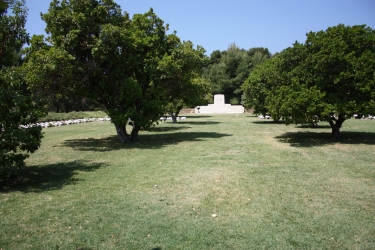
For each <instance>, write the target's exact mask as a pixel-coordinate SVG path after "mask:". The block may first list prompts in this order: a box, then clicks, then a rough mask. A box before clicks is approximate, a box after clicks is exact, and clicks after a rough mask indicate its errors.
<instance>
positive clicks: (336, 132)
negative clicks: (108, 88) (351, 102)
mask: <svg viewBox="0 0 375 250" xmlns="http://www.w3.org/2000/svg"><path fill="white" fill-rule="evenodd" d="M344 121H345V117H344V116H342V115H339V116H338V119H337V118H336V117H334V116H331V119H330V120H329V121H328V122H329V125H330V126H331V128H332V138H333V139H334V140H337V139H339V138H340V128H341V125H342V124H343V123H344Z"/></svg>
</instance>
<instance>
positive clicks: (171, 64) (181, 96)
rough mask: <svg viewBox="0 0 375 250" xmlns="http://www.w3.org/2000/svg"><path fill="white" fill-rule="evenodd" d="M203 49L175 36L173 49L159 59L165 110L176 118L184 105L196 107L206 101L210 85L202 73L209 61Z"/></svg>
mask: <svg viewBox="0 0 375 250" xmlns="http://www.w3.org/2000/svg"><path fill="white" fill-rule="evenodd" d="M171 38H173V37H171ZM204 53H205V50H204V49H203V48H202V47H200V46H197V49H194V47H193V43H192V42H190V41H187V42H185V41H184V42H182V43H181V42H179V39H177V38H175V43H173V44H172V46H171V49H170V51H168V54H166V55H165V56H164V57H163V58H162V60H160V62H159V65H158V71H159V75H160V77H161V83H162V84H163V88H164V89H165V90H164V91H165V95H166V99H167V100H168V104H167V105H166V106H165V111H166V112H167V113H169V114H170V115H171V116H172V118H173V120H174V122H176V119H175V117H177V116H178V114H179V112H180V110H181V109H182V108H183V107H195V106H197V105H202V103H204V102H205V100H204V97H205V95H206V94H207V93H208V92H209V87H210V86H209V83H208V82H207V81H206V80H205V79H203V78H201V77H199V76H200V75H201V74H202V69H203V66H204V64H206V62H207V58H206V56H205V55H204Z"/></svg>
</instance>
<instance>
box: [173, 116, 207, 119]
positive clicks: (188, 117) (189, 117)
mask: <svg viewBox="0 0 375 250" xmlns="http://www.w3.org/2000/svg"><path fill="white" fill-rule="evenodd" d="M180 116H183V115H180ZM210 117H212V116H211V115H187V116H186V119H195V118H210Z"/></svg>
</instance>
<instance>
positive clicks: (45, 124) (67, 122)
mask: <svg viewBox="0 0 375 250" xmlns="http://www.w3.org/2000/svg"><path fill="white" fill-rule="evenodd" d="M185 119H186V117H177V120H185ZM160 120H161V121H165V120H172V118H171V117H161V118H160ZM94 121H98V122H108V121H109V122H110V121H111V118H108V117H105V118H88V119H86V118H83V119H74V120H64V121H53V122H41V123H36V124H32V125H20V126H19V127H20V128H29V127H34V126H40V127H42V128H48V127H61V126H63V125H71V124H79V123H86V122H94Z"/></svg>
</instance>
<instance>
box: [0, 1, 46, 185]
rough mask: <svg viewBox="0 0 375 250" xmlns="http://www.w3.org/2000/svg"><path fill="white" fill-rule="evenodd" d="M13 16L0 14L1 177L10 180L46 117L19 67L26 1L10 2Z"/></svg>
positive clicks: (37, 138) (32, 147) (38, 137)
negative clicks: (36, 124) (38, 123)
mask: <svg viewBox="0 0 375 250" xmlns="http://www.w3.org/2000/svg"><path fill="white" fill-rule="evenodd" d="M8 4H9V8H10V9H11V10H12V14H11V15H7V11H6V10H5V11H3V12H1V13H0V23H1V26H0V27H1V30H0V178H1V179H7V178H9V177H10V176H11V175H12V174H15V173H16V172H17V171H18V170H19V169H21V168H22V167H24V165H25V163H24V160H25V159H26V158H27V157H28V156H29V153H33V152H34V151H36V150H37V149H38V148H39V147H40V144H41V139H42V132H41V131H42V129H41V127H38V126H34V125H33V124H35V123H36V122H37V120H38V118H40V117H42V116H45V115H46V113H45V110H44V109H43V104H44V102H43V101H42V98H40V97H35V96H33V95H32V93H31V92H30V91H28V89H27V85H26V84H25V72H24V70H23V69H22V68H20V67H17V66H18V65H17V64H18V63H19V59H20V56H19V55H20V52H21V48H22V46H23V45H24V44H25V43H26V42H27V41H28V34H27V33H26V30H25V28H24V27H25V23H26V17H27V8H26V7H25V2H24V1H17V0H11V1H8Z"/></svg>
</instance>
